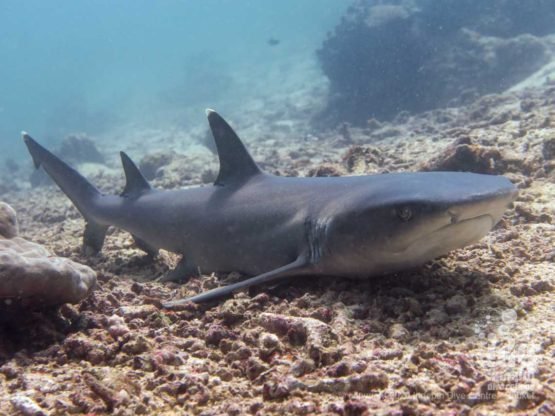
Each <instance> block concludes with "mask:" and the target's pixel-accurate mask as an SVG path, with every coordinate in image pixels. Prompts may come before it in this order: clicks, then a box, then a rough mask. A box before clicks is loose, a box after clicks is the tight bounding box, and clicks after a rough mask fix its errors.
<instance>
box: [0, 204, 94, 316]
mask: <svg viewBox="0 0 555 416" xmlns="http://www.w3.org/2000/svg"><path fill="white" fill-rule="evenodd" d="M2 212H3V213H7V214H6V215H5V216H4V217H5V218H8V221H7V223H8V225H9V226H8V227H6V225H5V224H6V221H4V222H3V224H4V225H3V226H0V229H3V230H6V229H7V230H8V231H5V233H6V234H7V235H10V234H12V235H13V234H14V233H16V231H14V230H16V229H17V228H16V224H17V220H16V217H15V212H14V211H13V209H12V208H11V207H9V205H7V204H4V207H3V209H2ZM14 225H15V228H14ZM2 235H3V236H4V232H3V234H2ZM0 265H1V266H2V267H0V298H1V299H4V302H5V303H6V304H11V303H12V302H15V303H16V304H21V305H24V306H38V305H40V306H47V305H59V304H63V303H78V302H79V301H81V300H82V299H84V298H85V297H86V296H87V295H88V294H89V292H90V291H91V290H92V288H93V287H94V286H95V284H96V273H95V272H94V271H93V270H92V269H91V268H89V267H87V266H84V265H82V264H79V263H76V262H74V261H72V260H70V259H66V258H61V257H56V256H53V255H52V254H51V253H50V252H49V251H48V250H46V249H45V248H44V247H43V246H41V245H39V244H36V243H32V242H30V241H27V240H25V239H23V238H21V237H12V238H5V237H4V238H2V237H0Z"/></svg>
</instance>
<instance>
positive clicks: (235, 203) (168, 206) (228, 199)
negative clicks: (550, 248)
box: [23, 110, 517, 307]
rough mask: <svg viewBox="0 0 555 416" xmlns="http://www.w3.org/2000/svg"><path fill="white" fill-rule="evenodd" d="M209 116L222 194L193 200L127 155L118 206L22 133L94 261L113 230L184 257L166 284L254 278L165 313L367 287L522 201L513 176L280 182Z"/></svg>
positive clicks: (213, 191)
mask: <svg viewBox="0 0 555 416" xmlns="http://www.w3.org/2000/svg"><path fill="white" fill-rule="evenodd" d="M207 115H208V120H209V124H210V127H211V129H212V133H213V136H214V139H215V141H216V146H217V149H218V155H219V159H220V173H219V175H218V179H217V180H216V182H215V184H214V185H213V186H205V187H200V188H192V189H179V190H169V191H168V190H166V191H162V190H155V189H151V188H150V186H149V185H148V183H147V181H146V180H145V179H144V177H143V176H142V175H141V173H140V172H139V170H138V169H137V167H136V166H135V164H134V163H133V162H132V161H131V159H129V157H127V155H125V154H124V153H122V154H121V157H122V162H123V167H124V170H125V174H126V179H127V184H126V187H125V189H124V191H123V193H122V194H121V195H119V196H115V195H103V194H101V193H100V192H99V191H98V190H97V189H96V188H95V187H94V186H93V185H91V184H90V183H89V182H88V181H87V180H86V179H85V178H84V177H82V176H81V175H80V174H79V173H78V172H77V171H75V170H73V169H72V168H70V167H69V166H68V165H66V164H65V163H64V162H62V161H61V160H60V159H58V158H57V157H56V156H54V155H52V154H51V153H50V152H48V151H47V150H46V149H44V148H43V147H42V146H40V145H39V144H38V143H37V142H35V141H34V140H33V139H32V138H31V137H30V136H29V135H28V134H26V133H23V138H24V140H25V143H26V144H27V147H28V149H29V151H30V153H31V155H32V156H33V160H34V162H35V165H36V166H37V167H38V166H42V167H43V168H44V170H45V171H46V172H47V173H48V174H49V175H50V176H51V177H52V179H53V180H54V181H55V182H56V183H57V184H58V185H59V186H60V188H61V189H62V190H63V191H64V192H65V193H66V195H67V196H68V197H69V198H70V199H71V200H72V201H73V203H74V204H75V205H76V207H77V208H78V209H79V211H80V212H81V213H82V214H83V216H84V217H85V219H86V221H87V226H86V229H85V234H84V241H83V246H84V249H85V251H86V252H88V253H96V252H98V251H99V250H100V249H101V248H102V244H103V241H104V236H105V234H106V230H107V228H108V226H110V225H114V226H116V227H118V228H121V229H124V230H126V231H128V232H130V233H131V234H132V235H133V236H134V238H135V241H136V242H137V244H138V245H139V247H141V248H142V249H144V250H145V251H146V252H147V253H149V254H152V255H155V254H156V253H157V251H158V249H160V248H162V249H165V250H169V251H172V252H176V253H180V254H183V258H182V260H181V262H180V263H179V265H178V266H177V267H176V269H174V270H173V271H171V272H170V273H168V274H167V275H165V276H163V277H162V279H161V280H184V279H185V278H187V277H189V276H192V275H198V274H200V273H205V274H208V273H212V272H231V271H237V272H240V273H242V274H244V275H248V276H254V277H252V278H249V279H247V280H244V281H241V282H238V283H236V284H232V285H228V286H224V287H221V288H217V289H214V290H211V291H208V292H204V293H201V294H199V295H196V296H193V297H191V298H187V299H181V300H176V301H172V302H167V303H165V306H166V307H175V306H179V305H182V304H184V303H186V302H189V301H193V302H197V303H198V302H205V301H211V300H214V299H217V298H220V297H223V296H227V295H229V294H231V293H232V292H233V291H235V290H238V289H241V288H245V287H249V286H252V285H256V284H262V283H268V282H276V281H279V280H282V279H286V278H289V277H292V276H299V277H301V276H308V275H310V276H325V275H328V276H345V277H350V278H368V277H370V276H375V275H382V274H386V273H392V272H396V271H399V270H403V269H407V268H412V267H415V266H419V265H421V264H423V263H425V262H427V261H429V260H431V259H433V258H435V257H437V256H440V255H443V254H446V253H447V252H449V251H451V250H453V249H456V248H459V247H463V246H465V245H467V244H470V243H473V242H475V241H477V240H479V239H480V238H482V237H483V236H484V235H485V234H487V233H488V232H489V231H490V230H491V228H492V227H493V226H494V225H495V224H496V223H497V222H498V221H499V220H500V219H501V217H502V215H503V212H504V211H505V209H506V207H507V205H508V204H510V203H511V202H512V201H513V200H514V198H515V196H516V193H517V192H516V188H515V186H514V185H513V184H512V183H511V182H510V181H509V180H508V179H507V178H505V177H503V176H491V175H479V174H473V173H459V172H426V173H423V172H420V173H396V174H383V175H371V176H352V177H330V178H288V177H279V176H274V175H270V174H267V173H264V172H262V171H261V170H260V169H259V167H258V166H257V165H256V163H255V162H254V161H253V159H252V158H251V156H250V155H249V153H248V152H247V150H246V149H245V147H244V146H243V144H242V142H241V141H240V139H239V138H238V137H237V135H236V134H235V132H234V131H233V130H232V129H231V127H230V126H229V125H228V124H227V123H226V122H225V120H224V119H223V118H221V117H220V116H219V115H218V114H217V113H216V112H214V111H212V110H208V111H207Z"/></svg>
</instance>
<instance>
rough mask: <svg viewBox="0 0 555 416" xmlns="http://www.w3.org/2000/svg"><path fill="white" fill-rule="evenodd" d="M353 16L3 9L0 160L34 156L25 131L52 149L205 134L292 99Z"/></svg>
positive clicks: (240, 0) (301, 4)
mask: <svg viewBox="0 0 555 416" xmlns="http://www.w3.org/2000/svg"><path fill="white" fill-rule="evenodd" d="M347 6H348V2H344V1H342V0H283V1H279V2H277V1H273V0H203V1H200V0H181V1H178V0H164V1H152V0H132V1H131V0H120V1H109V0H94V1H93V0H80V1H70V0H59V1H55V2H50V1H43V0H26V1H7V0H3V1H1V2H0V155H2V156H3V157H4V158H6V157H16V158H20V157H22V156H24V155H25V150H24V146H23V143H22V142H21V141H20V140H19V132H20V131H21V130H26V131H29V132H30V133H32V134H33V135H34V136H35V137H37V139H40V140H41V141H42V142H43V143H44V144H46V145H47V146H50V147H52V146H53V145H56V144H57V143H59V141H61V140H62V139H63V137H64V136H65V135H67V134H69V133H73V132H85V133H87V134H89V135H92V136H93V137H95V136H102V135H103V134H107V133H109V132H110V131H113V130H114V129H117V128H118V127H121V126H122V125H129V124H130V123H131V124H133V125H135V126H145V127H148V128H159V127H160V126H167V125H169V124H172V123H173V124H176V123H177V124H178V125H179V126H180V127H181V128H187V125H188V123H199V122H205V120H204V114H203V110H204V108H206V107H213V108H217V109H218V110H219V111H221V112H223V113H225V114H227V115H230V113H233V112H239V111H240V109H241V105H242V104H243V103H245V102H247V101H248V100H252V99H256V98H257V97H258V96H262V95H264V96H268V95H270V94H271V92H272V91H274V90H275V91H279V92H281V93H284V92H285V93H286V92H287V91H284V88H285V89H286V88H287V86H284V82H285V83H287V80H291V79H295V80H296V82H295V83H293V84H291V85H297V84H299V83H301V84H302V82H303V77H312V76H314V75H313V72H310V71H303V70H302V68H306V65H310V62H315V61H316V59H315V50H316V49H317V48H318V47H319V46H320V45H321V43H322V41H323V39H324V38H325V35H326V33H327V32H328V31H331V30H332V29H333V27H334V26H335V25H336V23H337V21H338V20H339V19H340V16H341V15H342V13H343V11H344V10H345V8H346V7H347ZM305 62H308V64H306V65H305V66H303V65H301V64H302V63H305ZM314 66H316V65H314ZM296 70H297V71H296ZM284 80H286V81H284ZM308 81H310V80H308ZM292 88H296V87H292ZM292 92H293V91H292Z"/></svg>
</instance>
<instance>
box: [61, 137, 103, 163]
mask: <svg viewBox="0 0 555 416" xmlns="http://www.w3.org/2000/svg"><path fill="white" fill-rule="evenodd" d="M58 155H59V156H60V158H61V159H62V160H65V161H69V162H73V163H83V162H92V163H104V156H102V155H101V154H100V152H99V151H98V149H97V148H96V145H95V144H94V141H93V140H91V138H90V137H89V136H87V135H86V134H85V133H78V134H72V135H69V136H67V137H66V138H65V139H64V140H63V141H62V143H61V144H60V150H59V151H58Z"/></svg>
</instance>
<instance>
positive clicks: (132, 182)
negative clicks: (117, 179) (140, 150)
mask: <svg viewBox="0 0 555 416" xmlns="http://www.w3.org/2000/svg"><path fill="white" fill-rule="evenodd" d="M119 154H120V156H121V164H122V165H123V171H124V172H125V188H123V192H122V193H121V195H122V196H137V195H139V194H141V193H143V192H144V191H148V190H149V189H151V188H150V185H149V183H148V182H147V180H146V179H145V177H144V176H143V174H142V173H141V171H140V170H139V168H138V167H137V165H135V163H134V162H133V161H132V160H131V158H130V157H129V156H127V155H126V154H125V152H119Z"/></svg>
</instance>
